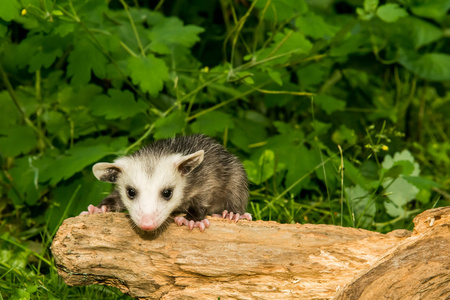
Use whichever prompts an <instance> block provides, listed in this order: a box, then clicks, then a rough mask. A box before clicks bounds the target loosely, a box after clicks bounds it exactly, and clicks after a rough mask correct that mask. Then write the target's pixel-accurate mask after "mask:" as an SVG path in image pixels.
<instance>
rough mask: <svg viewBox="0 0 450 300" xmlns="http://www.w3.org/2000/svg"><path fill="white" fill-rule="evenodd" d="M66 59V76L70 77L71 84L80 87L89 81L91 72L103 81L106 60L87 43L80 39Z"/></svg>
mask: <svg viewBox="0 0 450 300" xmlns="http://www.w3.org/2000/svg"><path fill="white" fill-rule="evenodd" d="M74 47H75V48H74V50H73V51H72V52H71V53H70V55H69V57H68V59H67V60H68V62H69V65H68V66H67V75H68V76H69V77H72V80H71V83H72V84H73V85H75V86H82V85H85V84H87V83H88V82H89V81H90V80H91V72H94V74H95V75H96V76H97V77H99V78H101V79H103V78H104V77H105V74H106V67H105V66H106V63H107V59H106V57H105V56H104V55H103V53H101V52H100V51H99V50H98V49H97V48H96V47H95V46H94V45H92V44H91V43H90V42H89V41H87V40H85V39H82V40H79V41H78V42H77V43H75V45H74Z"/></svg>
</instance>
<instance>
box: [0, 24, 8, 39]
mask: <svg viewBox="0 0 450 300" xmlns="http://www.w3.org/2000/svg"><path fill="white" fill-rule="evenodd" d="M7 32H8V27H7V26H6V25H4V24H2V23H0V37H1V38H3V37H5V36H6V33H7Z"/></svg>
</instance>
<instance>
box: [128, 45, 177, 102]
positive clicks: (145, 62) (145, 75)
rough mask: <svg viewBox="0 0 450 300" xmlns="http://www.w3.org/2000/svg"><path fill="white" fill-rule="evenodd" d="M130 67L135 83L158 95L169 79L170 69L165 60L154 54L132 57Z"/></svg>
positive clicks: (151, 93)
mask: <svg viewBox="0 0 450 300" xmlns="http://www.w3.org/2000/svg"><path fill="white" fill-rule="evenodd" d="M128 69H129V70H130V73H131V75H130V76H131V79H132V80H133V83H134V84H138V85H139V86H140V88H141V89H142V90H143V91H144V92H148V93H150V95H152V96H154V97H156V96H157V95H158V93H159V92H160V91H161V90H162V88H163V83H164V81H165V80H167V79H169V70H168V68H167V66H166V64H165V63H164V61H163V60H161V59H159V58H156V57H155V56H154V55H153V54H150V55H148V56H147V57H130V58H129V59H128Z"/></svg>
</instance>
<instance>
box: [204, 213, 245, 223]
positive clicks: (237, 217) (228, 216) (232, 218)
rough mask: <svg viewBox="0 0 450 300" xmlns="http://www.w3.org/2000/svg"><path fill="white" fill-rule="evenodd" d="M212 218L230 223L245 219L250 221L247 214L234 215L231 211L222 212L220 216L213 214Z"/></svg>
mask: <svg viewBox="0 0 450 300" xmlns="http://www.w3.org/2000/svg"><path fill="white" fill-rule="evenodd" d="M212 216H213V217H217V218H222V219H228V220H230V221H234V222H237V221H239V220H242V219H247V220H249V221H251V220H252V215H251V214H249V213H244V214H243V215H240V214H235V213H233V212H232V211H230V212H228V210H224V211H223V213H222V214H221V215H219V214H213V215H212Z"/></svg>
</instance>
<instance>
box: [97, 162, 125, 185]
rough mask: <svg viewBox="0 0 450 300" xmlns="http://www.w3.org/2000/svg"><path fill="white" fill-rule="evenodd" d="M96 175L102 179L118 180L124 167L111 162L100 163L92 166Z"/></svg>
mask: <svg viewBox="0 0 450 300" xmlns="http://www.w3.org/2000/svg"><path fill="white" fill-rule="evenodd" d="M92 172H93V173H94V176H95V177H97V179H98V180H100V181H106V182H111V183H113V182H116V180H117V177H118V175H119V174H120V173H122V169H121V168H119V167H118V166H117V165H115V164H111V163H98V164H95V165H94V166H93V167H92Z"/></svg>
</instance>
